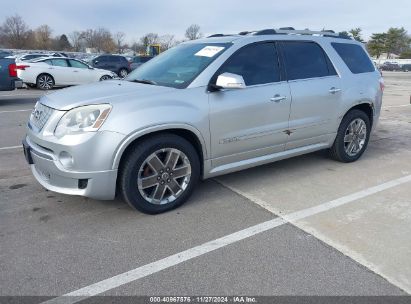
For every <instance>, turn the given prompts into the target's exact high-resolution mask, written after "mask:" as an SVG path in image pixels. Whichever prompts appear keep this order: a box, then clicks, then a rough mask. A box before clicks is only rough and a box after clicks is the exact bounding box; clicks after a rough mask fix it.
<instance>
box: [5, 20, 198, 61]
mask: <svg viewBox="0 0 411 304" xmlns="http://www.w3.org/2000/svg"><path fill="white" fill-rule="evenodd" d="M202 36H203V35H202V33H201V31H200V26H198V25H197V24H193V25H190V26H189V27H188V28H187V30H186V32H185V39H186V40H193V39H198V38H201V37H202ZM181 42H182V41H178V40H177V39H176V38H175V36H174V35H169V34H165V35H159V34H157V33H147V34H145V35H144V36H143V37H141V38H140V39H139V40H137V41H133V42H132V43H126V35H125V33H123V32H115V33H112V32H110V31H109V30H108V29H106V28H104V27H99V28H97V29H86V30H84V31H73V32H71V33H67V34H62V35H57V36H55V35H53V30H52V29H51V27H50V26H48V25H47V24H43V25H40V26H39V27H37V28H35V29H31V28H30V27H29V26H28V25H27V24H26V22H25V21H24V20H23V18H22V17H21V16H19V15H14V16H9V17H7V18H6V20H5V21H4V22H3V23H2V24H0V47H5V48H10V49H38V50H53V51H74V52H80V51H85V50H86V49H87V48H89V49H92V50H94V51H95V52H97V53H100V52H104V53H123V52H124V50H126V49H131V50H133V51H134V52H135V53H144V52H145V50H146V47H147V46H148V45H151V44H159V45H160V47H161V49H162V51H164V50H167V49H169V48H171V47H173V46H175V45H177V44H178V43H181Z"/></svg>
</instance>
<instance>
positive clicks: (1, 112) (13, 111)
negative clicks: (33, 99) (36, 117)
mask: <svg viewBox="0 0 411 304" xmlns="http://www.w3.org/2000/svg"><path fill="white" fill-rule="evenodd" d="M28 111H33V109H24V110H12V111H0V114H3V113H15V112H28Z"/></svg>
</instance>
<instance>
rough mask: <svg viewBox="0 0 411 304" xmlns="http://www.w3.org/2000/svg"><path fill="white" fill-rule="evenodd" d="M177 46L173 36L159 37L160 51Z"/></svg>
mask: <svg viewBox="0 0 411 304" xmlns="http://www.w3.org/2000/svg"><path fill="white" fill-rule="evenodd" d="M176 44H177V42H176V40H175V38H174V35H168V34H167V35H163V36H161V37H160V45H161V51H163V52H164V51H167V50H168V49H169V48H172V47H173V46H175V45H176Z"/></svg>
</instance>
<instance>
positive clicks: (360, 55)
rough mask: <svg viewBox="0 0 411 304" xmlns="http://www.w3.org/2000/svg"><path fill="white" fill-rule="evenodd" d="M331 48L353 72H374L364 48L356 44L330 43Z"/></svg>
mask: <svg viewBox="0 0 411 304" xmlns="http://www.w3.org/2000/svg"><path fill="white" fill-rule="evenodd" d="M332 46H333V48H334V49H335V50H336V51H337V53H338V55H340V57H341V58H342V60H343V61H344V62H345V64H346V65H347V66H348V68H349V69H350V71H351V72H352V73H354V74H359V73H368V72H374V71H375V67H374V65H373V64H372V62H371V60H370V58H369V57H368V55H367V53H366V52H365V51H364V49H363V48H362V47H361V46H359V45H357V44H350V43H332Z"/></svg>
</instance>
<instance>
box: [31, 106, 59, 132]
mask: <svg viewBox="0 0 411 304" xmlns="http://www.w3.org/2000/svg"><path fill="white" fill-rule="evenodd" d="M53 111H54V110H53V109H52V108H49V107H47V106H45V105H43V104H41V103H39V102H37V103H36V106H35V107H34V110H33V111H32V112H31V115H30V127H31V128H32V129H33V130H34V131H37V132H39V131H40V130H41V129H42V128H43V127H44V125H45V124H46V122H47V121H48V120H49V118H50V116H51V114H53Z"/></svg>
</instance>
